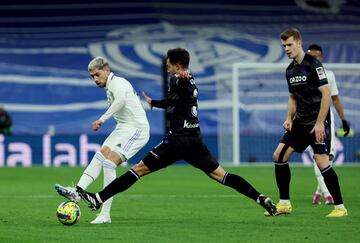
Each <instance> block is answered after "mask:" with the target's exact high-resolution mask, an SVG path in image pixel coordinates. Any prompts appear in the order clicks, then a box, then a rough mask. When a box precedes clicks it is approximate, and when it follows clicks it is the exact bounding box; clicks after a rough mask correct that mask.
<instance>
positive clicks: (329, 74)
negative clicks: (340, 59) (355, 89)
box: [325, 69, 339, 96]
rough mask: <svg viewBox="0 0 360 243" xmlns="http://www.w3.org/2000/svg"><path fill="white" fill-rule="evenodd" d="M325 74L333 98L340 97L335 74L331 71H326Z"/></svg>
mask: <svg viewBox="0 0 360 243" xmlns="http://www.w3.org/2000/svg"><path fill="white" fill-rule="evenodd" d="M325 74H326V77H327V80H328V83H329V85H330V90H331V96H335V95H339V90H338V87H337V84H336V79H335V75H334V73H333V72H332V71H330V70H327V69H325Z"/></svg>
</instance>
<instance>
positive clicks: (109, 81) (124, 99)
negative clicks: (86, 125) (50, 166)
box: [55, 57, 150, 224]
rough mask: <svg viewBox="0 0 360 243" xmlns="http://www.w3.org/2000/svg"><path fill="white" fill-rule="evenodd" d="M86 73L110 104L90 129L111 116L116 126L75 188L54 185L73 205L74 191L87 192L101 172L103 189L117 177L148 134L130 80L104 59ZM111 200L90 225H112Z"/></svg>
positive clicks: (104, 205)
mask: <svg viewBox="0 0 360 243" xmlns="http://www.w3.org/2000/svg"><path fill="white" fill-rule="evenodd" d="M88 71H89V73H90V75H91V77H92V78H93V79H94V81H95V84H96V85H97V86H98V87H99V88H104V89H105V90H106V96H107V101H108V104H109V108H108V109H107V111H106V112H105V113H104V114H103V115H102V116H101V117H100V118H99V119H98V120H96V121H94V122H93V123H92V125H91V127H92V129H93V130H94V131H97V130H99V129H100V128H101V126H102V125H103V124H104V123H105V122H106V121H107V120H109V119H110V118H111V117H114V119H115V121H116V123H117V125H116V127H115V129H114V130H113V131H112V133H111V134H110V135H109V136H108V137H107V138H106V140H105V141H104V143H103V145H102V147H101V149H100V150H99V151H97V152H96V153H95V155H94V157H93V158H92V160H91V162H90V163H89V165H88V166H87V168H86V169H85V171H84V172H83V174H82V176H81V177H80V180H79V182H78V184H77V186H76V188H75V187H64V186H61V185H59V184H56V185H55V189H56V190H57V192H58V193H59V194H60V195H62V196H64V197H66V198H68V199H69V200H71V201H73V202H75V203H78V202H79V201H80V196H79V194H78V193H77V188H81V189H82V190H86V188H88V187H89V186H90V184H91V183H92V182H94V181H95V180H96V179H97V178H98V176H99V174H100V172H101V170H103V172H104V185H103V186H104V188H105V187H106V186H107V185H108V184H110V182H112V181H113V180H114V179H115V178H116V167H117V166H118V165H119V164H121V163H123V162H125V161H127V160H128V159H130V158H131V157H132V156H134V155H135V154H136V153H137V152H138V151H139V150H140V149H141V148H142V147H143V146H144V145H145V144H146V143H147V142H148V140H149V134H150V128H149V122H148V120H147V118H146V113H145V110H144V108H143V107H142V105H141V102H140V99H139V97H138V96H137V94H136V92H135V90H134V88H133V87H132V85H131V84H130V83H129V81H127V80H126V79H124V78H121V77H117V76H115V75H114V73H112V72H111V71H110V66H109V63H108V62H107V60H106V59H104V58H103V57H96V58H94V59H93V60H92V61H91V62H90V63H89V65H88ZM112 199H113V198H110V199H108V200H107V201H106V202H105V203H104V204H103V206H102V209H101V212H100V214H99V215H98V216H97V217H96V218H95V219H94V220H93V221H92V222H91V224H106V223H111V218H110V208H111V204H112Z"/></svg>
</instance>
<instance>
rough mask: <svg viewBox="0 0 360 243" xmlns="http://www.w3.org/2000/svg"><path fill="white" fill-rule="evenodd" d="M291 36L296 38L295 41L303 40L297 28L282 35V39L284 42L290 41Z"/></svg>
mask: <svg viewBox="0 0 360 243" xmlns="http://www.w3.org/2000/svg"><path fill="white" fill-rule="evenodd" d="M291 36H292V37H294V40H301V34H300V31H299V30H298V29H296V28H290V29H287V30H285V31H283V32H282V33H281V34H280V38H281V39H282V40H284V41H285V40H287V39H289V38H290V37H291Z"/></svg>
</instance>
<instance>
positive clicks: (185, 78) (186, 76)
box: [179, 70, 191, 80]
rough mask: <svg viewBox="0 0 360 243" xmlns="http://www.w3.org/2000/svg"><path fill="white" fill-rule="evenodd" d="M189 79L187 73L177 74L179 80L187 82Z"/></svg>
mask: <svg viewBox="0 0 360 243" xmlns="http://www.w3.org/2000/svg"><path fill="white" fill-rule="evenodd" d="M190 78H191V74H190V72H189V71H187V70H185V71H181V72H179V79H180V80H189V79H190Z"/></svg>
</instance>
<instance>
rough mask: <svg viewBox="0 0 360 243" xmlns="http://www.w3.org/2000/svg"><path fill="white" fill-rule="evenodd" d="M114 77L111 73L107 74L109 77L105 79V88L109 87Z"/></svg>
mask: <svg viewBox="0 0 360 243" xmlns="http://www.w3.org/2000/svg"><path fill="white" fill-rule="evenodd" d="M114 76H115V75H114V73H113V72H111V73H110V74H109V77H108V78H107V82H106V88H108V87H109V85H110V82H111V81H112V80H113V78H114Z"/></svg>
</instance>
